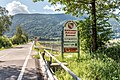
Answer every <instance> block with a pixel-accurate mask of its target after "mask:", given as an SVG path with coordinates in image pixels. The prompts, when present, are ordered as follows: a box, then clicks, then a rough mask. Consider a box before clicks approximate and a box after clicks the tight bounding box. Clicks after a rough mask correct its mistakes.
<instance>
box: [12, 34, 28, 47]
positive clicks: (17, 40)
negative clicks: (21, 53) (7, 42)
mask: <svg viewBox="0 0 120 80" xmlns="http://www.w3.org/2000/svg"><path fill="white" fill-rule="evenodd" d="M11 40H12V43H13V44H17V45H19V44H24V43H26V42H27V40H26V37H25V36H24V35H22V36H20V37H18V36H16V35H14V36H13V37H12V39H11Z"/></svg>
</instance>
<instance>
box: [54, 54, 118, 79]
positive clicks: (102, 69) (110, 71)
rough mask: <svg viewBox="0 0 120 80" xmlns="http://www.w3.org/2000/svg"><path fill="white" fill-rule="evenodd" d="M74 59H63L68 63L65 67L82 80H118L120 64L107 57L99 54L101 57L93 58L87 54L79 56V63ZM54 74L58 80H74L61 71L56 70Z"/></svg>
mask: <svg viewBox="0 0 120 80" xmlns="http://www.w3.org/2000/svg"><path fill="white" fill-rule="evenodd" d="M76 58H77V57H76ZM76 58H75V57H72V58H69V59H68V58H65V61H66V62H67V63H68V66H67V67H68V68H70V70H72V71H73V72H74V73H75V74H76V75H77V76H79V77H80V78H81V79H82V80H119V77H120V67H119V65H120V63H117V62H116V61H114V60H113V59H112V58H109V57H108V56H107V55H105V54H104V55H103V54H101V57H99V58H96V55H94V56H93V55H90V54H88V53H87V54H81V60H80V61H79V60H76ZM60 73H62V74H60ZM55 74H56V76H57V77H58V79H60V80H74V79H72V78H71V76H70V75H69V74H68V73H66V72H65V71H63V70H58V71H56V72H55Z"/></svg>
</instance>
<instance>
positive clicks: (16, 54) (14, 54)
mask: <svg viewBox="0 0 120 80" xmlns="http://www.w3.org/2000/svg"><path fill="white" fill-rule="evenodd" d="M31 45H32V43H28V44H25V45H20V46H17V47H14V48H11V49H6V50H2V51H0V80H19V79H18V76H19V75H20V73H21V70H22V68H23V67H24V68H25V71H24V72H23V76H22V79H21V80H38V78H37V74H36V66H35V60H34V59H33V58H32V56H31V55H33V54H35V52H34V51H32V52H31V54H29V50H30V47H31ZM28 55H29V56H28ZM27 57H28V61H27V64H26V66H25V65H24V64H25V63H26V62H25V61H26V58H27Z"/></svg>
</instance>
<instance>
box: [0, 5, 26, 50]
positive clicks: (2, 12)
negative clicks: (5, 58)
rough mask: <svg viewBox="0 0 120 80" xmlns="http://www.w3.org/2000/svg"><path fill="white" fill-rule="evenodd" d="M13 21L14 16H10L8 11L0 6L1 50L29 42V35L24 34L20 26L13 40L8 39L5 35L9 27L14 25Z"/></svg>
mask: <svg viewBox="0 0 120 80" xmlns="http://www.w3.org/2000/svg"><path fill="white" fill-rule="evenodd" d="M11 21H12V16H10V15H8V11H7V10H6V9H5V8H4V7H1V6H0V50H2V49H5V48H10V47H12V46H13V45H19V44H24V43H27V42H28V35H27V34H26V33H25V32H23V30H22V29H21V27H20V26H19V25H18V26H17V28H16V33H15V34H14V36H13V37H12V38H8V37H7V36H5V35H4V33H5V32H6V31H9V26H10V25H11V24H12V22H11Z"/></svg>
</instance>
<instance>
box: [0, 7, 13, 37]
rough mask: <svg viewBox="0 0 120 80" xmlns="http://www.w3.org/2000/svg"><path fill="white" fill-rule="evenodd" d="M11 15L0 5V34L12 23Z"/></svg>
mask: <svg viewBox="0 0 120 80" xmlns="http://www.w3.org/2000/svg"><path fill="white" fill-rule="evenodd" d="M11 18H12V17H11V16H9V15H8V11H7V10H6V9H5V8H4V7H1V6H0V36H2V35H3V33H4V32H5V31H7V30H9V26H10V25H11V24H12V22H11Z"/></svg>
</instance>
